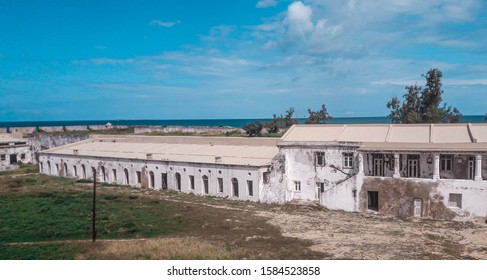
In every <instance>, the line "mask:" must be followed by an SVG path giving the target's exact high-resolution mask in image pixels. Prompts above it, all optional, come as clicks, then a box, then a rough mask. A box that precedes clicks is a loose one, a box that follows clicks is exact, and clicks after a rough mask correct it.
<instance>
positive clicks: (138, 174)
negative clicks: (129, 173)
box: [135, 171, 141, 184]
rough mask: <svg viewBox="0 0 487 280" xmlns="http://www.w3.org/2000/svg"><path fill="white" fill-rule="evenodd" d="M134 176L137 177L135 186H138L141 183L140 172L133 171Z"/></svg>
mask: <svg viewBox="0 0 487 280" xmlns="http://www.w3.org/2000/svg"><path fill="white" fill-rule="evenodd" d="M135 175H137V184H140V182H141V178H140V171H135Z"/></svg>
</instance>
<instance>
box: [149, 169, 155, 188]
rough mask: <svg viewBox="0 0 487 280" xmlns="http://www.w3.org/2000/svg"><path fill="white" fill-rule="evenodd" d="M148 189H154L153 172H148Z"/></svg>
mask: <svg viewBox="0 0 487 280" xmlns="http://www.w3.org/2000/svg"><path fill="white" fill-rule="evenodd" d="M149 181H150V182H149V187H150V188H152V189H153V188H154V172H152V171H151V172H149Z"/></svg>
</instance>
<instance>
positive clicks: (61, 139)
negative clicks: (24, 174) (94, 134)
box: [30, 133, 90, 163]
mask: <svg viewBox="0 0 487 280" xmlns="http://www.w3.org/2000/svg"><path fill="white" fill-rule="evenodd" d="M89 138H90V135H67V134H42V133H39V134H34V135H33V136H32V138H31V141H30V149H31V151H32V153H33V155H34V156H33V158H32V161H33V162H34V163H37V161H38V152H40V151H42V150H47V149H51V148H55V147H59V146H63V145H67V144H71V143H75V142H79V141H83V140H86V139H89Z"/></svg>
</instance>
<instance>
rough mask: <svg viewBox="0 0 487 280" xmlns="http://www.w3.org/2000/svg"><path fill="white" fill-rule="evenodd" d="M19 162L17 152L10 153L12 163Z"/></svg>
mask: <svg viewBox="0 0 487 280" xmlns="http://www.w3.org/2000/svg"><path fill="white" fill-rule="evenodd" d="M14 163H17V155H16V154H11V155H10V164H14Z"/></svg>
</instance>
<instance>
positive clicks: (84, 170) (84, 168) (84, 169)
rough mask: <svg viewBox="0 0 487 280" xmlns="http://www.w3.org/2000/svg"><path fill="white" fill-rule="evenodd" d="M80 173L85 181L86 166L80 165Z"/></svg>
mask: <svg viewBox="0 0 487 280" xmlns="http://www.w3.org/2000/svg"><path fill="white" fill-rule="evenodd" d="M81 173H82V175H83V179H86V166H85V165H84V164H83V165H81Z"/></svg>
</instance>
